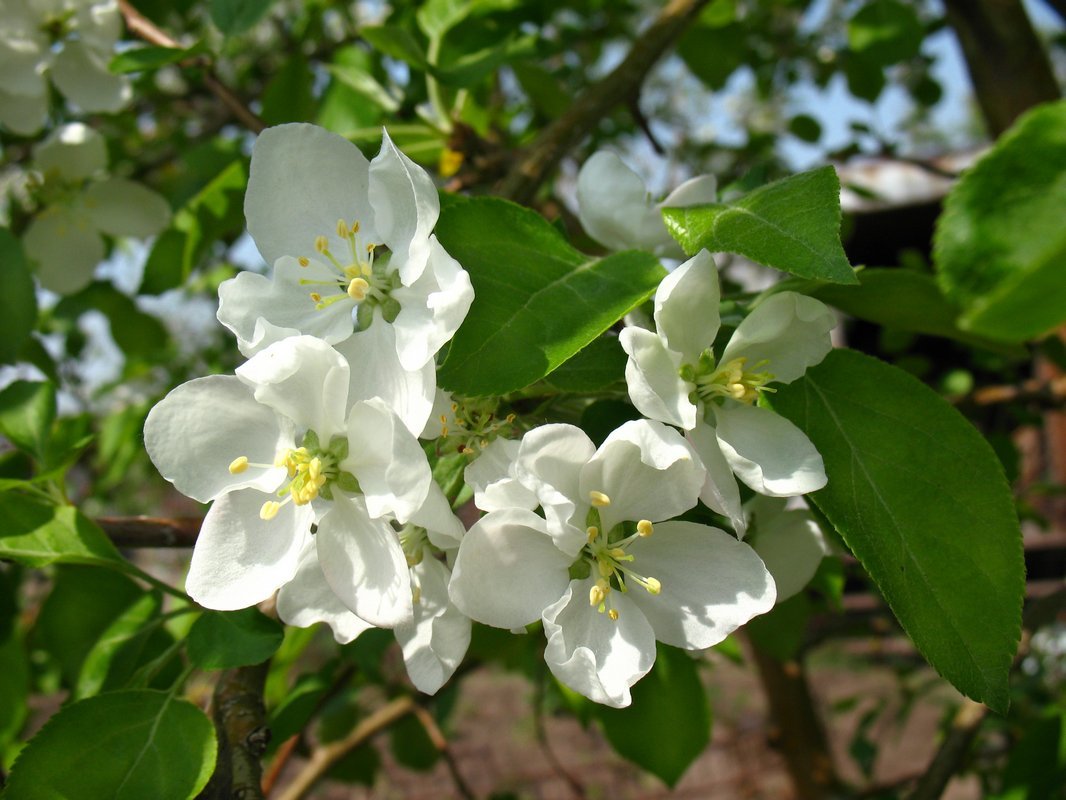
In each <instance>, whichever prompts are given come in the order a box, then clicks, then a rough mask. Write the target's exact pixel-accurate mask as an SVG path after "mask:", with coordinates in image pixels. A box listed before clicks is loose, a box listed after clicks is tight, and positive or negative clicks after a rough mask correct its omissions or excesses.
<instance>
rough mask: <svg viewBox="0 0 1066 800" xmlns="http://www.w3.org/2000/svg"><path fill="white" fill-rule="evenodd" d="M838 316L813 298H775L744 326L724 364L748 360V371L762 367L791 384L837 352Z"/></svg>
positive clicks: (735, 335)
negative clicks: (833, 338)
mask: <svg viewBox="0 0 1066 800" xmlns="http://www.w3.org/2000/svg"><path fill="white" fill-rule="evenodd" d="M835 326H836V317H835V316H834V315H833V312H832V311H830V310H829V309H828V308H827V307H826V306H825V305H824V304H823V303H821V302H819V301H818V300H815V299H814V298H813V297H807V296H806V295H802V294H796V293H795V292H781V293H779V294H775V295H771V296H770V297H768V298H767V299H766V300H764V301H763V302H762V303H760V304H759V305H758V306H756V308H755V310H754V311H752V312H751V314H749V315H748V316H747V318H746V319H745V320H744V321H743V322H741V323H740V325H739V326H738V327H737V329H736V331H735V332H734V333H733V337H732V338H731V339H730V340H729V344H727V345H726V347H725V350H724V351H723V352H722V363H723V364H725V363H726V362H729V361H732V360H733V359H735V358H740V357H744V358H747V359H748V365H747V366H748V368H749V369H751V368H754V367H755V365H757V364H758V363H759V362H761V361H768V362H769V363H768V364H767V365H766V366H765V367H762V368H760V371H766V372H769V373H771V374H772V375H773V376H774V380H775V381H777V382H778V383H791V382H792V381H794V380H796V378H798V377H800V376H801V375H802V374H803V373H804V372H806V371H807V368H808V367H813V366H814V365H815V364H817V363H819V362H820V361H821V360H822V359H823V358H825V356H826V354H827V353H828V352H829V351H830V350H832V349H833V343H832V341H830V338H829V332H830V331H831V330H833V328H834V327H835Z"/></svg>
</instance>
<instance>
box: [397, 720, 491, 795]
mask: <svg viewBox="0 0 1066 800" xmlns="http://www.w3.org/2000/svg"><path fill="white" fill-rule="evenodd" d="M412 713H413V714H414V715H415V716H416V717H417V718H418V721H419V722H421V723H422V727H423V728H424V729H425V731H426V736H428V737H429V740H430V741H431V742H432V743H433V746H434V747H435V748H436V749H437V752H438V753H440V757H441V758H442V759H444V763H445V764H446V765H447V767H448V772H450V773H451V776H452V782H453V783H454V784H455V788H456V790H457V791H458V792H459V794H460V795H462V796H463V797H465V798H466V800H475V798H476V797H477V795H475V794H474V792H473V790H472V789H471V788H470V785H469V784H468V783H467V782H466V781H465V780H464V779H463V775H462V773H461V772H459V764H458V763H457V762H456V760H455V755H454V754H453V753H452V750H451V748H450V747H449V746H448V740H447V739H446V738H445V736H444V732H443V731H442V730H441V729H440V726H439V725H438V724H437V720H435V719H434V718H433V715H432V714H430V713H429V711H427V710H426V709H425V708H424V707H422V706H417V705H416V706H415V707H414V709H412Z"/></svg>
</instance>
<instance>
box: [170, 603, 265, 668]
mask: <svg viewBox="0 0 1066 800" xmlns="http://www.w3.org/2000/svg"><path fill="white" fill-rule="evenodd" d="M283 638H284V633H283V632H282V629H281V625H279V624H278V623H277V622H276V621H275V620H272V619H270V618H269V617H267V616H265V615H263V614H262V613H260V612H259V611H258V610H257V609H255V608H245V609H242V610H240V611H209V612H207V613H206V614H204V615H203V616H202V617H200V618H199V619H198V620H196V622H195V623H193V626H192V629H191V630H190V631H189V642H188V647H189V660H190V661H192V663H193V664H195V665H196V666H198V667H200V669H230V668H232V667H243V666H247V665H250V664H261V663H262V662H264V661H266V660H267V659H268V658H270V657H271V656H272V655H274V653H275V652H276V651H277V649H278V648H279V647H280V646H281V640H282V639H283Z"/></svg>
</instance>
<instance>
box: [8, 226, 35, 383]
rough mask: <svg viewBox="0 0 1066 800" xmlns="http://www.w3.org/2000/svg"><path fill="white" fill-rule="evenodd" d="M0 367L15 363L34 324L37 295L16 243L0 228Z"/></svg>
mask: <svg viewBox="0 0 1066 800" xmlns="http://www.w3.org/2000/svg"><path fill="white" fill-rule="evenodd" d="M0 264H3V268H0V364H7V363H10V362H12V361H15V360H16V359H17V358H18V356H19V352H20V351H21V350H22V347H23V345H25V344H26V342H27V340H28V339H29V338H30V333H31V332H32V331H33V326H34V325H36V324H37V294H36V292H34V289H33V278H32V276H31V274H30V268H29V265H28V264H27V263H26V256H25V255H24V254H23V252H22V245H21V244H20V243H19V240H18V239H16V238H15V237H14V236H12V235H11V231H9V230H8V229H7V228H0Z"/></svg>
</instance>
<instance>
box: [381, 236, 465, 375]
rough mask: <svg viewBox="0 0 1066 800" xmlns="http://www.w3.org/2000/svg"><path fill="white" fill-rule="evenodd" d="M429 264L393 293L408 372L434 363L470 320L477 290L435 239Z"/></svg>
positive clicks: (398, 336)
mask: <svg viewBox="0 0 1066 800" xmlns="http://www.w3.org/2000/svg"><path fill="white" fill-rule="evenodd" d="M428 254H429V260H428V263H426V264H425V265H424V266H425V269H424V271H423V272H422V274H421V276H420V277H419V278H418V280H416V281H414V282H412V283H411V284H410V285H408V286H402V287H400V288H398V289H396V290H395V291H394V292H393V293H392V297H393V299H394V300H396V301H397V302H399V304H400V313H399V314H398V315H397V316H396V321H395V322H394V323H393V324H394V326H395V329H396V351H397V353H399V356H400V363H401V364H403V365H404V368H405V369H409V370H416V369H419V368H420V367H422V366H424V365H425V364H426V363H428V362H429V361H431V359H432V358H433V356H435V355H436V354H437V351H438V350H440V348H441V347H442V346H443V345H444V343H445V342H447V341H450V340H451V338H452V336H454V335H455V332H456V331H457V330H459V326H460V325H461V324H462V322H463V320H464V319H466V314H467V312H468V311H469V310H470V304H471V303H472V302H473V300H474V288H473V286H471V285H470V276H469V275H467V273H466V270H464V269H463V268H462V267H461V266H460V265H459V262H458V261H456V260H455V259H454V258H452V257H451V256H450V255H448V253H447V252H446V251H445V249H444V247H442V246H441V244H440V242H438V241H437V237H436V236H431V237H430V239H429V247H428Z"/></svg>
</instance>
